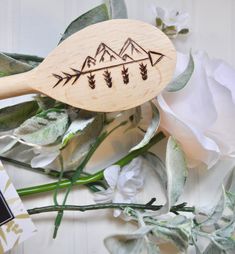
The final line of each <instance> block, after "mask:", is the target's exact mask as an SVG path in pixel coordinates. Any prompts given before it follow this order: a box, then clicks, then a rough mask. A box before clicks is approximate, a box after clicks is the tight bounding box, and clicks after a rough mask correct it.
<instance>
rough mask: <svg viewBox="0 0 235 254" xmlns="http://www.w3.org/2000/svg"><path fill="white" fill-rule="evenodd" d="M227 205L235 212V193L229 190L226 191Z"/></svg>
mask: <svg viewBox="0 0 235 254" xmlns="http://www.w3.org/2000/svg"><path fill="white" fill-rule="evenodd" d="M225 195H226V205H227V207H228V208H229V209H230V210H231V211H233V212H235V194H234V193H232V192H229V191H226V194H225Z"/></svg>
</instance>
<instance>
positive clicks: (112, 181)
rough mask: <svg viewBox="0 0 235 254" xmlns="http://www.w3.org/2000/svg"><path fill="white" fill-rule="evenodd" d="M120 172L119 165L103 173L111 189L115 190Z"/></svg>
mask: <svg viewBox="0 0 235 254" xmlns="http://www.w3.org/2000/svg"><path fill="white" fill-rule="evenodd" d="M120 170H121V168H120V166H119V165H112V166H110V167H108V168H106V169H105V171H104V178H105V180H106V181H107V183H108V185H109V186H110V188H111V189H115V188H116V185H117V181H118V177H119V173H120Z"/></svg>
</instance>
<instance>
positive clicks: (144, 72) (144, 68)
mask: <svg viewBox="0 0 235 254" xmlns="http://www.w3.org/2000/svg"><path fill="white" fill-rule="evenodd" d="M139 66H140V67H139V68H140V74H141V77H142V79H143V80H146V79H147V78H148V74H147V72H148V70H147V64H145V65H144V64H143V63H141V64H140V65H139Z"/></svg>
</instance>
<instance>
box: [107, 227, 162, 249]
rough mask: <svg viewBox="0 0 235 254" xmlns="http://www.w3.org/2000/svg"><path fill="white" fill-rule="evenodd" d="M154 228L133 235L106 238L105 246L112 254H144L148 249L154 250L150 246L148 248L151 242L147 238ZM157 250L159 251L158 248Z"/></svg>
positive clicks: (144, 229)
mask: <svg viewBox="0 0 235 254" xmlns="http://www.w3.org/2000/svg"><path fill="white" fill-rule="evenodd" d="M152 228H153V227H151V226H145V227H142V228H140V229H138V230H137V231H135V232H133V233H129V234H122V235H121V234H119V235H113V236H109V237H107V238H105V240H104V244H105V246H106V248H107V249H108V251H109V252H110V253H111V254H142V253H144V252H145V251H146V249H147V248H150V250H153V248H152V249H151V247H150V246H149V247H148V243H149V241H148V239H147V238H146V236H147V234H148V233H149V232H150V231H151V230H152ZM146 240H147V241H146ZM156 249H157V250H158V248H156ZM149 253H151V252H149ZM155 253H157V254H158V253H159V252H155ZM151 254H152V253H151Z"/></svg>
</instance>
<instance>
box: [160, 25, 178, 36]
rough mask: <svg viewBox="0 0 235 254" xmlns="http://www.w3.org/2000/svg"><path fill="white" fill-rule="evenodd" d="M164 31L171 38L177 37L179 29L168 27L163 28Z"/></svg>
mask: <svg viewBox="0 0 235 254" xmlns="http://www.w3.org/2000/svg"><path fill="white" fill-rule="evenodd" d="M162 31H163V32H164V33H165V34H166V35H167V36H169V37H174V36H176V35H177V28H176V27H175V26H167V27H165V28H163V29H162Z"/></svg>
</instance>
